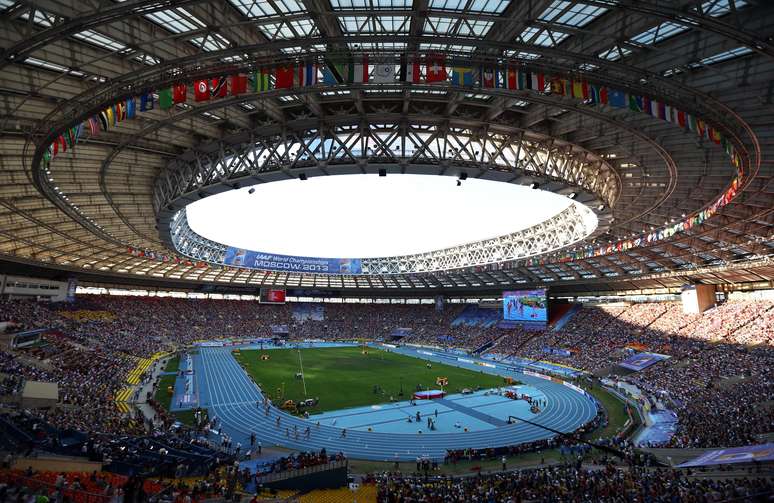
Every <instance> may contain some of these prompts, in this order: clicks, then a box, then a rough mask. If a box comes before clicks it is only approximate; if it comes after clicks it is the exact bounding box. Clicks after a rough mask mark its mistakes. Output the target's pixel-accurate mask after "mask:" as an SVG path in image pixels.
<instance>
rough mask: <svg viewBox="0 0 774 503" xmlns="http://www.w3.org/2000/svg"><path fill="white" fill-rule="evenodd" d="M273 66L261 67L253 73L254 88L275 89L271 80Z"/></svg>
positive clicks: (259, 90) (260, 89)
mask: <svg viewBox="0 0 774 503" xmlns="http://www.w3.org/2000/svg"><path fill="white" fill-rule="evenodd" d="M271 72H272V70H271V68H261V69H260V70H256V71H255V73H254V74H253V90H254V91H256V92H262V91H268V90H270V89H274V87H273V86H272V82H271Z"/></svg>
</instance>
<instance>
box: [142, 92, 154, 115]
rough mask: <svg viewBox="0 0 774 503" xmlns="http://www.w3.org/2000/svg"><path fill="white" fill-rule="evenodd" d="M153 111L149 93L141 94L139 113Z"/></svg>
mask: <svg viewBox="0 0 774 503" xmlns="http://www.w3.org/2000/svg"><path fill="white" fill-rule="evenodd" d="M148 110H153V94H152V93H150V92H146V93H143V94H142V96H140V112H147V111H148Z"/></svg>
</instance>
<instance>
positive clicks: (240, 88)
mask: <svg viewBox="0 0 774 503" xmlns="http://www.w3.org/2000/svg"><path fill="white" fill-rule="evenodd" d="M246 92H247V75H245V74H244V73H237V74H234V75H232V76H231V95H232V96H236V95H238V94H243V93H246Z"/></svg>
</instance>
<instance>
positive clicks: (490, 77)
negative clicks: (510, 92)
mask: <svg viewBox="0 0 774 503" xmlns="http://www.w3.org/2000/svg"><path fill="white" fill-rule="evenodd" d="M479 72H480V73H481V87H485V88H488V89H492V88H495V87H499V82H498V80H499V79H498V78H497V73H498V72H497V70H495V69H494V68H492V67H491V66H482V67H481V69H480V70H479Z"/></svg>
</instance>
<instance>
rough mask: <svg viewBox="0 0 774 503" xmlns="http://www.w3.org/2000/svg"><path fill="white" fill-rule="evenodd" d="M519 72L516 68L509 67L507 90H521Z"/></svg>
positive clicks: (506, 82) (506, 80)
mask: <svg viewBox="0 0 774 503" xmlns="http://www.w3.org/2000/svg"><path fill="white" fill-rule="evenodd" d="M518 73H519V72H518V71H517V70H516V69H515V68H512V67H508V73H507V75H506V78H505V87H506V88H507V89H513V90H515V89H518V88H519V75H518Z"/></svg>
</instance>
